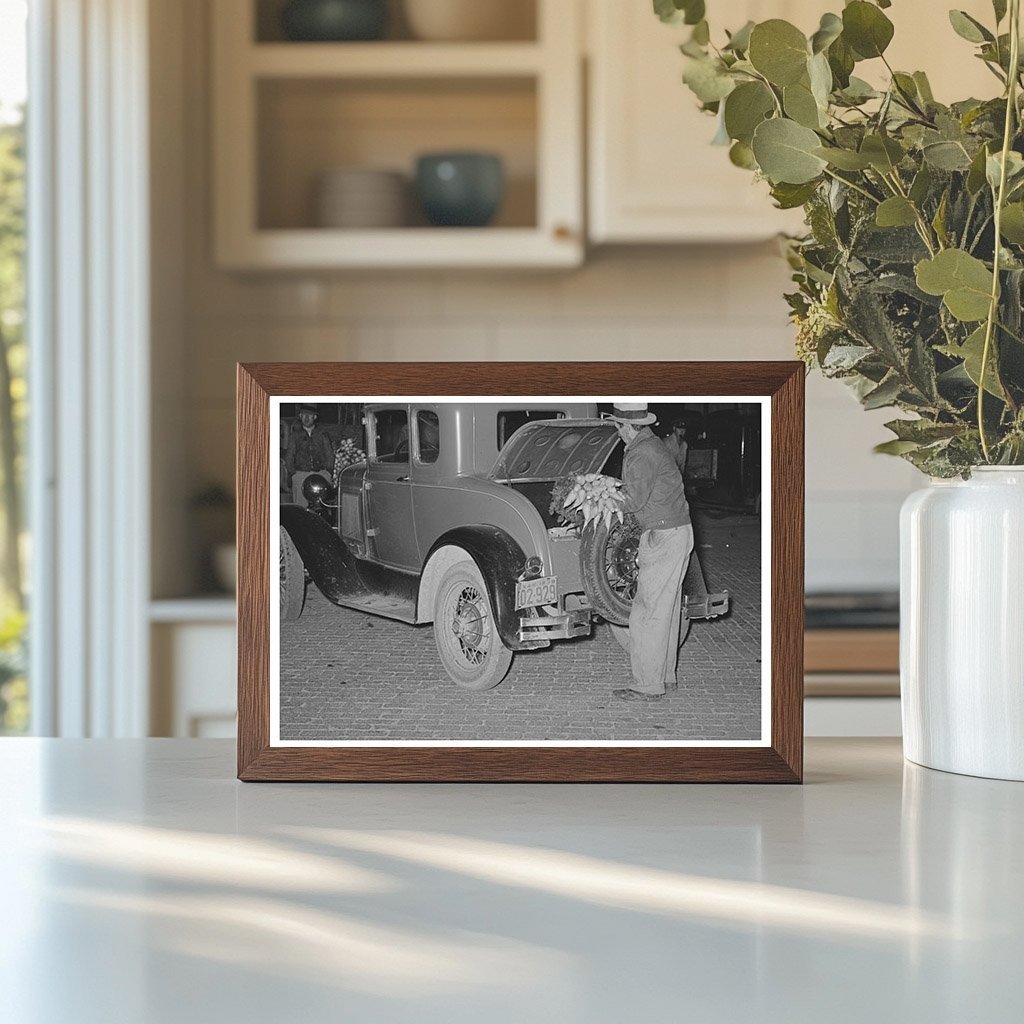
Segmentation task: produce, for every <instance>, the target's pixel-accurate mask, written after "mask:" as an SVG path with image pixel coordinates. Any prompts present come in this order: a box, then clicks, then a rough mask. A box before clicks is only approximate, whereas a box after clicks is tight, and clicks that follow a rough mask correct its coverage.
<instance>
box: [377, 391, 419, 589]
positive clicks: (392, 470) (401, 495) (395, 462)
mask: <svg viewBox="0 0 1024 1024" xmlns="http://www.w3.org/2000/svg"><path fill="white" fill-rule="evenodd" d="M366 426H367V431H366V434H367V442H368V445H369V448H370V450H369V452H368V460H367V461H368V463H369V465H368V468H367V472H366V484H365V487H366V518H367V523H366V540H367V550H368V552H369V554H370V555H371V557H375V558H376V559H377V560H378V561H380V562H384V563H385V564H387V565H393V566H395V567H396V568H399V569H415V570H418V569H419V567H420V565H419V553H418V551H417V549H416V530H415V528H414V525H413V517H412V484H411V479H410V466H411V463H410V437H409V407H408V406H406V405H401V406H375V407H371V408H370V409H368V410H367V424H366Z"/></svg>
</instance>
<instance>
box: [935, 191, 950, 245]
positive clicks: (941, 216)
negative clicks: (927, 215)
mask: <svg viewBox="0 0 1024 1024" xmlns="http://www.w3.org/2000/svg"><path fill="white" fill-rule="evenodd" d="M948 214H949V189H948V188H947V189H946V190H945V191H943V193H942V199H940V200H939V206H938V209H936V211H935V216H934V217H932V228H933V229H934V231H935V237H936V238H938V240H939V245H940V246H943V247H945V246H948V245H949V232H947V231H946V217H947V215H948Z"/></svg>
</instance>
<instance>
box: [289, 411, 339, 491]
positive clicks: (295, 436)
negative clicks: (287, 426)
mask: <svg viewBox="0 0 1024 1024" xmlns="http://www.w3.org/2000/svg"><path fill="white" fill-rule="evenodd" d="M298 411H299V422H298V424H293V426H292V432H291V436H290V437H289V438H288V450H287V451H286V452H285V456H284V468H285V473H286V474H287V475H288V478H289V479H290V481H291V487H292V499H293V501H295V502H296V503H297V504H299V505H305V504H306V499H305V497H304V496H303V493H302V484H303V482H304V481H305V479H306V477H307V476H309V474H310V473H324V474H326V476H327V479H328V480H329V479H330V478H331V472H332V471H333V469H334V445H333V444H332V443H331V438H330V435H329V434H328V433H327V431H326V430H324V428H323V427H321V426H320V425H319V424H318V423H317V422H316V417H317V411H316V406H315V405H305V404H304V405H300V406H299V410H298Z"/></svg>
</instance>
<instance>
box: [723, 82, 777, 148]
mask: <svg viewBox="0 0 1024 1024" xmlns="http://www.w3.org/2000/svg"><path fill="white" fill-rule="evenodd" d="M774 110H775V97H774V96H773V95H772V93H771V90H770V89H769V88H768V86H766V85H765V84H764V83H763V82H743V83H742V84H740V85H738V86H736V88H735V89H734V90H733V91H732V92H731V93H730V94H729V97H728V99H726V101H725V128H726V131H727V132H728V133H729V137H730V138H733V139H736V140H737V141H738V142H745V143H746V144H747V145H748V146H749V145H750V140H751V139H753V137H754V129H755V128H756V127H757V126H758V125H759V124H760V123H761V122H762V121H763V120H764V119H765V118H766V117H768V116H769V115H771V114H772V113H773V112H774Z"/></svg>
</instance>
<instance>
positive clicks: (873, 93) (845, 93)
mask: <svg viewBox="0 0 1024 1024" xmlns="http://www.w3.org/2000/svg"><path fill="white" fill-rule="evenodd" d="M840 95H841V96H842V98H843V99H844V100H846V102H848V103H852V104H854V105H855V106H856V105H857V104H860V103H867V101H868V100H873V99H876V98H877V97H878V96H879V95H880V94H879V92H878V90H877V89H874V88H872V87H871V86H870V85H868V83H867V82H865V81H864V80H863V79H862V78H858V77H857V76H856V75H851V76H850V82H849V84H848V85H847V86H846V88H845V89H843V90H842V91H841V93H840Z"/></svg>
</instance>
